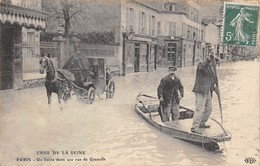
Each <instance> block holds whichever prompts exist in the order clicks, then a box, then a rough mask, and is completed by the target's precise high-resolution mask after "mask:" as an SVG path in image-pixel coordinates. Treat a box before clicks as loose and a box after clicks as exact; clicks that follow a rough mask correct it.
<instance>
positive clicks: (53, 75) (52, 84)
mask: <svg viewBox="0 0 260 166" xmlns="http://www.w3.org/2000/svg"><path fill="white" fill-rule="evenodd" d="M39 63H40V71H39V72H40V74H44V71H45V70H46V77H45V87H46V91H47V97H48V104H51V94H52V92H54V93H56V94H57V95H58V101H59V103H61V99H62V96H63V92H64V89H66V87H65V84H64V81H62V80H61V79H59V78H58V73H57V71H56V69H55V67H54V65H53V62H52V61H51V59H50V58H48V57H43V58H42V59H41V60H40V62H39Z"/></svg>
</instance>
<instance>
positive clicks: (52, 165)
mask: <svg viewBox="0 0 260 166" xmlns="http://www.w3.org/2000/svg"><path fill="white" fill-rule="evenodd" d="M217 70H218V77H219V86H220V92H221V99H222V109H223V119H224V123H223V126H224V127H225V129H226V130H227V131H229V132H231V134H232V139H231V141H229V142H226V143H225V144H223V143H220V146H221V148H223V149H222V152H209V151H207V150H205V149H203V148H201V147H198V146H195V145H192V144H189V143H186V142H184V141H181V140H178V139H175V138H172V137H170V136H169V135H166V134H164V133H162V132H160V131H159V130H157V129H155V128H153V127H152V126H151V125H149V124H148V123H147V122H146V121H144V120H143V119H142V118H140V117H139V116H138V115H137V114H136V113H135V111H134V109H133V104H134V102H135V97H136V95H137V94H138V93H145V94H149V95H153V96H156V89H157V86H158V85H159V81H160V79H161V78H162V77H163V76H164V75H165V73H166V71H167V69H159V70H157V71H154V72H150V73H138V74H130V75H128V76H126V77H117V78H115V83H116V93H115V96H114V98H113V99H108V100H107V99H105V95H104V96H101V98H100V99H98V98H96V100H95V102H94V104H93V105H86V104H85V103H83V102H79V101H78V100H77V99H76V98H73V99H71V100H70V101H68V103H67V104H63V106H62V107H63V109H62V110H61V109H60V106H59V105H58V102H57V97H56V94H53V96H52V101H53V103H52V105H51V106H48V104H47V96H46V93H45V88H44V87H40V88H33V89H25V90H20V91H6V92H0V93H1V101H2V102H3V104H2V108H1V109H0V110H1V112H0V125H1V138H2V139H1V140H0V147H1V149H0V154H2V155H3V156H0V165H1V166H9V165H10V166H12V165H13V166H16V165H22V166H23V165H40V166H41V165H48V166H56V165H62V166H63V165H98V166H99V165H111V166H121V165H129V166H143V165H147V166H153V165H160V166H171V165H176V166H179V165H180V166H181V165H184V166H189V165H192V166H193V165H199V166H204V165H205V166H207V165H221V166H222V165H231V166H233V165H236V166H240V165H248V164H246V163H245V161H244V160H245V159H246V158H247V157H253V158H255V159H256V163H254V164H250V165H259V163H260V158H259V154H260V153H259V152H260V148H259V131H260V124H259V120H260V116H259V62H253V61H242V62H235V63H226V64H221V66H220V67H219V68H218V69H217ZM195 72H196V68H195V67H185V68H182V69H178V71H177V75H178V76H179V77H180V79H181V81H182V83H183V85H184V98H183V99H182V101H181V105H183V106H185V107H188V108H191V109H194V108H195V105H194V103H195V98H194V94H193V93H192V88H193V84H194V79H195ZM213 102H214V103H213V113H212V115H211V116H212V117H213V118H215V119H217V120H219V121H220V113H219V108H218V101H217V96H216V95H214V96H213ZM39 151H69V152H71V151H85V154H84V155H82V154H63V155H62V154H57V155H53V154H39V153H38V152H39ZM20 157H23V158H30V159H31V161H17V158H20ZM37 158H41V159H44V158H46V159H56V158H64V159H68V158H73V159H74V161H71V162H70V161H66V162H64V161H47V160H46V161H37ZM76 158H81V159H82V161H75V159H76ZM84 158H87V159H88V161H83V159H84ZM90 158H92V159H94V158H95V159H100V160H99V161H97V160H96V161H90ZM103 159H104V160H103ZM34 160H35V161H34Z"/></svg>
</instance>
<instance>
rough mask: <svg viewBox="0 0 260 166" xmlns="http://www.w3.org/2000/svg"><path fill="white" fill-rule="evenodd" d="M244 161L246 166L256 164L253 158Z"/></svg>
mask: <svg viewBox="0 0 260 166" xmlns="http://www.w3.org/2000/svg"><path fill="white" fill-rule="evenodd" d="M244 161H245V163H247V164H254V163H255V162H256V159H255V158H254V157H247V158H246V159H245V160H244Z"/></svg>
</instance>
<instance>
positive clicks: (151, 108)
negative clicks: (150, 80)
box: [135, 94, 231, 151]
mask: <svg viewBox="0 0 260 166" xmlns="http://www.w3.org/2000/svg"><path fill="white" fill-rule="evenodd" d="M158 109H160V107H159V101H158V99H156V98H155V97H150V96H147V95H140V94H139V95H138V96H137V98H136V102H135V111H136V112H137V114H138V115H140V116H141V117H142V118H143V119H144V120H146V121H147V122H148V123H149V124H151V125H152V126H153V127H155V128H157V129H159V130H160V131H162V132H164V133H166V134H168V135H170V136H172V137H174V138H178V139H181V140H184V141H186V142H189V143H192V144H195V145H198V146H201V147H203V148H205V149H207V150H209V151H216V150H219V149H220V146H219V144H218V143H220V142H225V141H230V140H231V134H230V133H229V132H227V131H226V130H225V129H224V128H223V126H222V125H221V124H220V123H219V122H217V121H216V120H214V119H209V120H208V122H207V124H209V125H211V128H210V129H201V132H202V134H197V133H193V132H191V131H190V129H191V126H192V118H193V114H194V111H192V110H191V109H188V108H186V107H182V106H180V118H179V120H177V121H168V122H162V121H161V116H160V114H159V112H158Z"/></svg>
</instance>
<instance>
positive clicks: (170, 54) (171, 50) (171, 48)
mask: <svg viewBox="0 0 260 166" xmlns="http://www.w3.org/2000/svg"><path fill="white" fill-rule="evenodd" d="M176 49H177V44H176V43H168V44H167V61H173V62H174V63H175V60H176V52H177V51H176Z"/></svg>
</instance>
